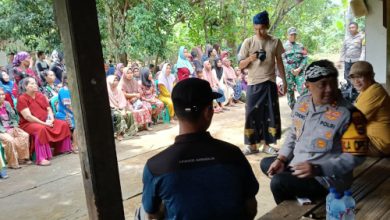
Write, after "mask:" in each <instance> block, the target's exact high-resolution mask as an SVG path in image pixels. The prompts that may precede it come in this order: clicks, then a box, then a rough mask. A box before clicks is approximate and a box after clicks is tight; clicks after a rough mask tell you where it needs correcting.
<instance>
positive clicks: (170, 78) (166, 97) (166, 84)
mask: <svg viewBox="0 0 390 220" xmlns="http://www.w3.org/2000/svg"><path fill="white" fill-rule="evenodd" d="M175 81H176V77H175V76H174V75H173V74H171V64H169V63H166V64H164V66H163V68H162V70H161V73H160V75H159V77H158V90H159V91H160V94H159V96H158V98H159V99H160V100H161V101H162V102H163V103H164V104H165V105H166V106H167V107H168V111H169V118H170V119H171V122H172V120H173V117H174V116H175V111H174V110H173V102H172V99H171V93H172V89H173V85H174V82H175Z"/></svg>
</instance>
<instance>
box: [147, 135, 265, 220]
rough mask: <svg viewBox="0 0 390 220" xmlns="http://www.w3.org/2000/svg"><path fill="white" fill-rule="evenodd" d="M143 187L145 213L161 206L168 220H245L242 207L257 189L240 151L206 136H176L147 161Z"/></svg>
mask: <svg viewBox="0 0 390 220" xmlns="http://www.w3.org/2000/svg"><path fill="white" fill-rule="evenodd" d="M143 183H144V190H143V196H142V204H143V207H144V209H145V211H146V212H147V213H151V214H155V213H156V212H157V211H158V210H159V207H160V204H161V203H163V204H164V206H165V218H166V219H186V220H187V219H188V220H190V219H196V220H199V219H235V220H236V219H247V217H246V211H245V202H246V201H247V200H249V199H252V198H254V197H255V195H256V193H257V191H258V189H259V184H258V182H257V180H256V178H255V176H254V174H253V171H252V169H251V167H250V165H249V163H248V161H247V160H246V158H245V156H244V155H243V154H242V153H241V151H240V150H239V148H238V147H236V146H234V145H231V144H229V143H226V142H223V141H220V140H217V139H214V138H212V137H211V135H210V134H209V133H206V132H202V133H195V134H187V135H180V136H178V137H176V141H175V143H174V144H173V145H172V146H170V147H169V148H167V149H166V150H164V151H162V152H161V153H159V154H157V155H156V156H154V157H152V158H151V159H149V160H148V162H147V164H146V165H145V168H144V174H143Z"/></svg>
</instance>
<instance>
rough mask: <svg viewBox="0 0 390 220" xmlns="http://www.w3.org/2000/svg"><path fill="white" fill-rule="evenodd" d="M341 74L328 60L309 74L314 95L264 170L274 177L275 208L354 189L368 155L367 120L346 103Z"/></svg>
mask: <svg viewBox="0 0 390 220" xmlns="http://www.w3.org/2000/svg"><path fill="white" fill-rule="evenodd" d="M337 76H338V72H337V69H336V68H335V66H334V65H333V63H331V62H330V61H328V60H320V61H316V62H313V63H312V64H310V65H309V66H308V68H307V69H306V71H305V79H306V86H307V88H308V90H309V91H310V93H309V94H306V95H304V96H301V97H300V98H299V99H298V101H297V104H296V105H295V106H294V109H293V112H292V122H293V123H292V125H291V130H290V131H289V133H288V135H287V137H286V140H285V143H284V145H283V146H282V148H281V149H280V151H279V152H278V156H276V157H268V158H264V159H263V160H262V161H261V164H260V167H261V170H262V171H263V172H264V173H265V174H266V175H269V176H270V177H272V180H271V191H272V193H273V195H274V199H275V201H276V203H278V204H279V203H281V202H283V201H284V200H289V199H295V198H296V197H306V198H310V199H316V198H321V197H325V196H326V194H327V192H328V190H327V189H328V188H329V187H335V188H336V189H337V190H339V191H341V190H345V189H348V188H350V187H351V184H352V180H353V178H352V171H353V168H354V167H356V166H357V165H359V164H361V163H362V162H363V161H364V156H362V155H365V154H366V151H367V140H368V139H367V137H366V135H365V123H364V116H363V115H362V113H360V112H359V111H358V110H357V109H355V108H353V106H352V105H351V104H349V103H348V102H347V101H346V100H345V99H344V98H342V96H341V94H340V91H339V90H338V87H337Z"/></svg>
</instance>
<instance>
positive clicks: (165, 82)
mask: <svg viewBox="0 0 390 220" xmlns="http://www.w3.org/2000/svg"><path fill="white" fill-rule="evenodd" d="M9 61H10V63H9V65H8V66H7V68H0V70H1V72H0V108H1V109H0V140H1V143H0V144H2V148H3V153H2V154H1V155H2V156H1V159H2V160H1V163H0V164H2V166H1V167H2V168H0V171H1V170H3V168H5V167H8V168H11V169H19V168H21V167H22V166H20V165H23V164H32V163H35V164H37V165H41V166H47V165H50V159H51V158H52V157H53V155H56V154H62V153H67V152H74V153H77V152H78V147H77V139H76V135H74V134H75V121H74V116H73V111H72V106H71V94H70V91H69V89H68V86H67V76H66V67H65V62H64V55H63V53H62V52H60V51H58V50H54V51H53V52H52V53H51V55H50V56H48V57H46V55H45V53H44V52H43V51H38V52H37V53H36V56H34V55H30V53H28V52H25V51H20V52H18V53H16V54H14V53H10V54H9ZM205 64H206V65H205ZM209 64H210V65H209ZM9 66H10V67H9ZM243 72H244V71H241V70H240V69H238V68H234V67H233V66H232V63H231V61H230V57H229V53H228V52H226V51H223V52H221V50H220V49H219V47H218V45H217V46H216V47H215V48H213V47H211V46H210V45H208V46H207V51H205V52H204V53H203V51H202V50H201V49H200V48H194V49H192V51H191V52H189V51H188V49H187V48H186V47H184V46H182V47H180V49H179V54H178V59H177V61H176V63H174V62H172V63H170V62H163V63H161V64H160V65H156V66H155V65H153V64H149V65H145V66H142V65H141V64H140V62H128V63H127V64H125V63H117V64H115V63H114V62H112V61H111V60H110V61H109V62H107V63H106V64H105V74H106V77H107V78H106V81H107V92H108V97H109V105H110V107H111V113H112V118H113V127H114V134H113V135H114V137H115V138H116V140H118V141H121V140H123V139H124V138H126V137H132V136H134V135H136V134H137V132H139V131H142V130H146V131H148V130H152V129H153V128H152V127H153V126H154V125H155V124H157V123H162V122H165V123H171V124H175V121H176V120H177V119H176V116H175V111H174V108H173V103H172V99H171V93H172V90H173V87H174V86H175V84H176V83H177V82H178V81H180V80H183V79H186V78H201V79H203V80H206V81H208V82H209V83H210V85H213V88H214V89H215V91H217V92H219V93H221V94H222V97H221V98H220V99H218V100H217V101H216V102H215V105H214V106H215V107H214V112H216V113H219V112H223V111H228V110H229V109H228V108H227V107H229V106H231V107H234V106H235V104H237V103H242V102H244V101H245V87H246V80H245V74H242V73H243ZM0 176H3V175H0Z"/></svg>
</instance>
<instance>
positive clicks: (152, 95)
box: [141, 85, 164, 118]
mask: <svg viewBox="0 0 390 220" xmlns="http://www.w3.org/2000/svg"><path fill="white" fill-rule="evenodd" d="M141 99H142V100H143V101H145V102H148V103H149V104H150V105H151V106H152V116H153V118H157V116H158V115H159V114H160V112H161V111H162V110H163V109H164V103H163V102H162V101H160V100H159V99H158V98H157V94H156V89H155V88H154V86H151V87H149V88H148V87H146V86H144V85H141Z"/></svg>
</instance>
